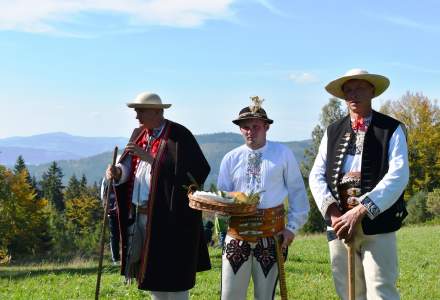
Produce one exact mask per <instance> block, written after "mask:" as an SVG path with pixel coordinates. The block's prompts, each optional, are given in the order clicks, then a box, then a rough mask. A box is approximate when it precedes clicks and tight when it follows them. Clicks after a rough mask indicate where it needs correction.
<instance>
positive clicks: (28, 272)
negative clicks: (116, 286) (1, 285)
mask: <svg viewBox="0 0 440 300" xmlns="http://www.w3.org/2000/svg"><path fill="white" fill-rule="evenodd" d="M97 273H98V267H97V266H94V267H75V266H72V267H64V268H54V269H50V268H47V267H44V268H42V269H36V267H35V266H33V267H29V268H26V267H20V270H14V267H11V268H9V269H8V267H3V268H0V279H10V280H21V279H27V278H32V277H39V276H46V275H64V274H69V275H90V274H97ZM102 273H119V267H118V266H105V267H104V268H103V269H102Z"/></svg>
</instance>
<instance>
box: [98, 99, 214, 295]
mask: <svg viewBox="0 0 440 300" xmlns="http://www.w3.org/2000/svg"><path fill="white" fill-rule="evenodd" d="M127 106H128V107H131V108H134V109H135V111H136V118H137V119H138V120H139V123H140V127H139V128H136V129H135V130H134V132H133V134H132V136H131V138H130V141H129V143H128V145H127V146H126V148H125V150H124V152H123V153H122V155H121V158H120V159H119V162H118V164H117V165H116V167H114V168H112V167H111V166H109V167H108V169H107V171H106V177H107V179H110V178H114V180H115V183H116V184H115V188H114V190H115V193H116V200H117V204H118V210H117V212H118V219H119V226H120V229H121V245H122V247H121V252H122V253H121V259H122V261H121V273H122V275H125V276H126V278H127V280H128V281H130V280H131V278H134V277H136V279H137V282H138V287H139V288H140V289H143V290H149V291H151V294H152V296H153V299H178V300H180V299H188V298H189V289H191V288H192V287H193V286H194V284H195V277H196V272H198V271H204V270H208V269H210V261H209V254H208V248H207V245H206V242H205V239H204V235H203V224H202V215H201V212H200V211H197V210H193V209H191V208H190V207H189V206H188V197H187V190H186V189H185V186H189V185H191V184H197V185H200V186H201V185H202V184H203V182H204V181H205V179H206V177H207V176H208V173H209V171H210V167H209V165H208V162H207V161H206V159H205V157H204V155H203V153H202V151H201V149H200V147H199V145H198V143H197V141H196V139H195V138H194V136H193V135H192V134H191V132H190V131H189V130H188V129H186V128H185V127H183V126H182V125H180V124H177V123H174V122H172V121H170V120H167V119H164V116H163V109H165V108H168V107H170V106H171V104H162V101H161V99H160V98H159V96H158V95H156V94H152V93H142V94H139V95H138V96H137V98H136V99H135V100H134V101H132V102H130V103H127Z"/></svg>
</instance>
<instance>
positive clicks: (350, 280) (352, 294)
mask: <svg viewBox="0 0 440 300" xmlns="http://www.w3.org/2000/svg"><path fill="white" fill-rule="evenodd" d="M347 247H348V252H347V260H348V270H347V271H348V278H347V279H348V291H347V292H348V300H355V284H354V282H355V277H354V272H355V270H354V269H355V268H354V266H355V261H354V237H352V238H351V240H350V242H348V243H347Z"/></svg>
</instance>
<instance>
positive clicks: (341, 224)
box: [332, 205, 367, 242]
mask: <svg viewBox="0 0 440 300" xmlns="http://www.w3.org/2000/svg"><path fill="white" fill-rule="evenodd" d="M366 213H367V209H366V208H365V207H364V206H363V205H357V206H355V207H354V208H352V209H350V210H349V211H347V212H346V213H345V214H343V215H342V216H340V217H335V218H332V227H333V229H334V230H335V233H336V236H337V237H338V239H340V240H341V239H345V241H346V242H350V240H351V239H352V237H353V233H354V230H355V228H356V225H357V224H358V223H359V222H360V221H361V220H362V218H363V217H364V216H365V214H366Z"/></svg>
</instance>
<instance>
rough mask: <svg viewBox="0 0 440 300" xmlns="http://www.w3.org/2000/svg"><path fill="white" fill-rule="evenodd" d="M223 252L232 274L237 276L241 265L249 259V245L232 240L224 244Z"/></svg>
mask: <svg viewBox="0 0 440 300" xmlns="http://www.w3.org/2000/svg"><path fill="white" fill-rule="evenodd" d="M223 251H224V252H226V258H227V259H228V261H229V263H230V264H231V267H232V270H233V271H234V274H237V271H238V270H239V269H240V267H241V266H242V265H243V263H244V262H245V261H247V260H248V259H249V255H250V254H251V245H250V244H249V243H248V242H246V241H240V240H236V239H232V240H231V241H230V242H229V243H227V244H226V246H225V247H224V248H223Z"/></svg>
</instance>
